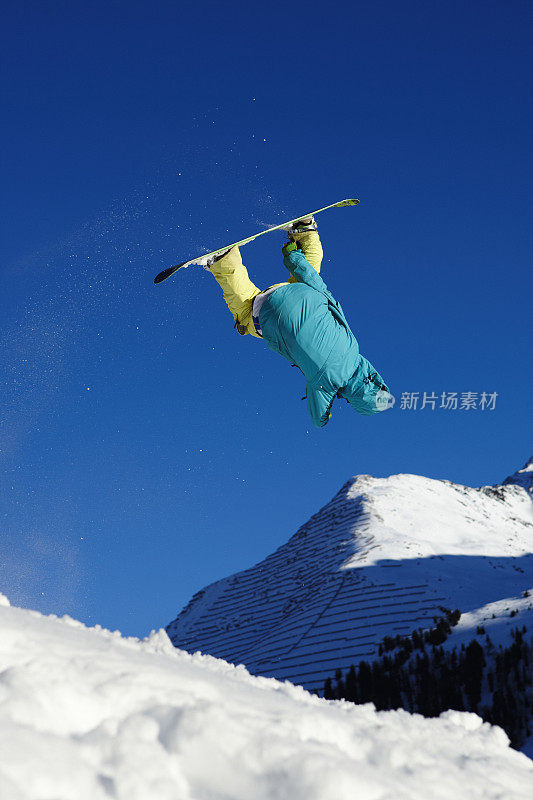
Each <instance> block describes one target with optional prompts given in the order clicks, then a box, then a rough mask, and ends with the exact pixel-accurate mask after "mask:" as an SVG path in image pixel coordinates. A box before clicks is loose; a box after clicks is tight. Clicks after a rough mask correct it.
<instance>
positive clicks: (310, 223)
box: [286, 217, 318, 239]
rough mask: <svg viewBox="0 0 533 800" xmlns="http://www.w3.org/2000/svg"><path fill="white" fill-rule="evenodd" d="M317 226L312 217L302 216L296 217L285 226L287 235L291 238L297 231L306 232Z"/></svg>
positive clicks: (315, 228) (314, 229)
mask: <svg viewBox="0 0 533 800" xmlns="http://www.w3.org/2000/svg"><path fill="white" fill-rule="evenodd" d="M317 228H318V226H317V224H316V222H315V218H314V217H304V218H303V219H298V220H296V222H293V223H292V225H289V227H288V228H286V232H287V236H288V237H289V239H292V238H293V236H294V235H296V236H297V235H298V234H299V233H308V231H316V230H317Z"/></svg>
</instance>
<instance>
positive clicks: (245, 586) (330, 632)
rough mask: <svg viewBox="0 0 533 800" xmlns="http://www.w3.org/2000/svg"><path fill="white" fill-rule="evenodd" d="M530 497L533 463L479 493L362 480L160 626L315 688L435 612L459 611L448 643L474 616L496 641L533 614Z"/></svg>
mask: <svg viewBox="0 0 533 800" xmlns="http://www.w3.org/2000/svg"><path fill="white" fill-rule="evenodd" d="M532 492H533V459H531V460H530V461H529V462H528V463H527V464H526V465H525V466H524V467H523V468H522V469H521V470H518V471H517V472H515V473H514V475H511V476H510V477H509V478H507V479H506V480H505V481H504V482H503V483H502V484H501V485H497V486H489V487H482V488H479V489H475V488H470V487H467V486H461V485H458V484H454V483H451V482H450V481H445V480H432V479H429V478H424V477H420V476H417V475H392V476H390V477H389V478H373V477H371V476H369V475H359V476H358V477H356V478H353V479H351V480H349V481H348V482H347V483H346V484H345V485H344V486H343V487H342V488H341V490H340V491H339V492H338V493H337V494H336V495H335V497H334V498H333V499H332V500H331V501H330V502H329V503H328V504H327V505H326V506H324V508H322V509H321V510H320V511H319V512H318V513H316V514H314V515H313V516H312V517H311V519H310V520H309V521H308V522H307V523H305V525H303V526H302V527H301V528H300V529H299V530H298V531H297V532H296V533H295V534H294V535H293V536H292V537H291V538H290V539H289V541H288V542H287V543H286V544H284V545H283V546H281V547H280V548H278V550H276V551H275V552H274V553H272V555H270V556H268V557H267V558H266V559H265V560H264V561H262V562H260V563H259V564H257V565H255V566H254V567H251V568H250V569H247V570H244V571H243V572H239V573H237V574H235V575H232V576H230V577H228V578H224V579H223V580H220V581H217V582H216V583H213V584H211V585H210V586H208V587H207V588H205V589H203V590H202V591H200V592H198V593H197V594H196V595H195V596H194V597H193V598H192V600H191V601H190V603H189V604H188V606H187V607H186V608H185V609H184V610H183V611H182V612H181V613H180V614H179V616H178V617H177V619H176V620H174V621H173V622H171V623H170V624H169V625H168V627H167V632H168V634H169V636H170V638H171V640H172V642H173V643H174V644H175V645H176V647H179V648H181V649H184V650H187V651H189V652H191V653H192V652H195V651H198V650H199V651H202V652H203V653H209V654H211V655H213V656H217V657H219V658H223V659H225V660H227V661H230V662H232V663H235V664H239V663H242V664H244V665H246V667H247V669H248V670H249V671H250V672H251V673H252V674H256V675H259V674H260V675H265V676H272V677H275V678H278V679H281V680H282V679H288V680H290V681H291V682H292V683H295V684H301V685H302V686H304V687H305V688H307V689H310V690H314V691H318V692H321V691H322V688H323V685H324V680H325V679H326V678H327V677H331V676H333V674H334V672H335V670H336V669H337V668H341V669H347V668H348V667H349V666H350V665H351V664H357V663H359V662H360V661H361V660H363V659H364V660H366V661H371V660H373V659H374V658H376V657H377V655H378V645H379V643H380V641H381V640H382V639H383V638H384V637H385V636H396V635H398V634H402V635H405V634H409V633H410V632H412V631H413V630H415V629H416V628H420V627H422V628H424V627H429V626H431V625H432V622H433V619H434V618H435V617H440V616H441V615H442V608H449V609H455V608H458V609H459V610H460V611H461V612H462V614H463V616H462V619H461V622H460V624H459V625H458V626H457V628H456V629H455V630H454V637H456V639H457V640H458V641H460V640H461V638H463V640H467V639H468V638H469V637H470V638H471V636H472V635H473V634H474V633H475V630H476V627H477V626H478V625H480V624H483V625H484V626H485V628H487V630H488V631H490V635H491V638H492V640H493V641H495V642H498V641H503V640H505V639H506V638H507V637H508V635H509V634H510V630H511V628H513V627H516V626H517V625H521V624H522V623H523V621H524V620H525V619H526V617H528V616H529V615H531V614H532V613H533V612H532V609H531V606H532V598H530V597H527V591H526V590H531V589H532V587H533V555H532V550H533V503H532V497H531V493H532ZM525 593H526V596H524V594H525ZM532 594H533V592H532ZM511 613H512V614H513V616H512V617H511V616H510V614H511ZM531 627H533V625H532V626H531ZM531 627H530V630H531Z"/></svg>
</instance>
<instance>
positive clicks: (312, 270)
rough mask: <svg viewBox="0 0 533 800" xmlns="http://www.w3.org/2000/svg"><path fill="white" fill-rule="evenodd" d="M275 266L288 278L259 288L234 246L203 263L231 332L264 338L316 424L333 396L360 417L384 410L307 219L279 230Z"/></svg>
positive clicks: (381, 387)
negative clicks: (279, 255)
mask: <svg viewBox="0 0 533 800" xmlns="http://www.w3.org/2000/svg"><path fill="white" fill-rule="evenodd" d="M287 235H288V239H289V241H288V242H286V243H285V244H284V246H283V249H282V252H283V263H284V264H285V266H286V267H287V269H288V270H289V272H290V273H291V274H290V277H289V280H288V281H287V282H285V283H277V284H275V285H274V286H271V287H270V288H268V289H266V290H264V291H261V290H260V289H258V288H257V286H255V284H253V283H252V281H251V280H250V278H249V277H248V272H247V270H246V267H245V266H244V264H243V263H242V259H241V254H240V251H239V248H238V247H237V246H235V247H233V248H231V249H230V250H228V251H227V252H226V253H223V254H222V255H219V256H217V257H216V258H213V259H211V260H210V261H208V262H207V266H206V269H208V270H209V271H210V272H212V274H213V275H214V277H215V278H216V279H217V281H218V283H219V284H220V287H221V288H222V292H223V295H224V300H225V301H226V303H227V305H228V308H229V310H230V311H231V313H232V314H233V317H234V320H235V327H236V329H237V331H238V332H239V333H240V334H242V335H245V334H247V333H249V334H251V335H252V336H255V337H258V338H260V339H264V340H265V342H266V343H267V345H268V347H269V348H270V349H271V350H274V352H276V353H279V354H280V355H282V356H284V357H285V358H286V359H287V360H288V361H289V362H290V363H291V364H292V365H293V366H297V367H299V368H300V370H301V371H302V372H303V374H304V376H305V378H306V381H307V394H306V397H307V408H308V411H309V414H310V415H311V419H312V420H313V423H314V424H315V425H316V427H318V428H321V427H323V426H324V425H326V423H327V422H328V420H329V419H330V417H331V406H332V405H333V401H334V400H335V398H336V397H342V398H344V399H345V400H346V401H347V402H348V403H350V404H351V405H352V406H353V408H354V409H355V410H356V411H358V412H359V413H360V414H374V413H376V412H377V411H383V410H385V409H386V408H388V407H390V405H391V400H392V395H390V393H389V389H388V387H387V386H386V384H385V382H384V381H383V378H382V377H381V375H380V374H379V373H378V372H376V370H375V369H374V367H373V366H372V364H370V362H369V361H368V360H367V359H366V358H365V357H364V356H362V355H361V354H360V353H359V345H358V343H357V339H356V338H355V336H354V335H353V333H352V331H351V330H350V326H349V325H348V322H347V321H346V317H345V316H344V313H343V311H342V309H341V307H340V305H339V303H338V302H337V301H336V300H335V299H334V297H333V296H332V294H331V293H330V292H329V291H328V288H327V286H326V284H325V283H324V281H323V280H322V278H321V277H320V274H319V273H320V266H321V263H322V255H323V253H322V245H321V243H320V238H319V235H318V231H317V226H316V222H315V220H314V218H313V217H307V218H306V219H301V220H299V221H298V222H296V223H294V224H293V225H292V226H291V227H289V228H288V229H287Z"/></svg>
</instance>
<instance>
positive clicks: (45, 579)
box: [0, 0, 533, 635]
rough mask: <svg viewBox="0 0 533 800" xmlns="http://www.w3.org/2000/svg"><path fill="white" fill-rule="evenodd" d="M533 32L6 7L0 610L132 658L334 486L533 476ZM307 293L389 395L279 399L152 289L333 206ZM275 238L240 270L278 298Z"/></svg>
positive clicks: (236, 343)
mask: <svg viewBox="0 0 533 800" xmlns="http://www.w3.org/2000/svg"><path fill="white" fill-rule="evenodd" d="M532 17H533V6H532V4H531V3H530V2H490V1H489V2H486V1H484V2H469V3H464V2H431V0H429V2H428V0H424V1H423V2H422V1H421V2H409V0H407V1H406V2H403V3H399V2H395V1H394V0H390V1H389V2H353V0H351V1H350V2H344V3H336V4H331V3H329V4H327V3H306V4H305V5H304V6H293V7H291V6H289V5H287V4H285V3H274V4H272V3H271V4H269V5H268V7H267V6H265V5H258V4H250V3H244V2H238V3H233V4H222V3H221V4H213V3H203V2H197V3H194V4H192V3H191V4H184V3H176V2H157V3H151V4H149V3H145V2H142V3H141V2H135V1H134V2H127V3H126V2H124V1H123V0H117V1H116V2H113V3H109V2H106V3H104V2H101V0H96V2H91V3H88V2H75V1H74V2H53V0H52V2H49V3H39V2H32V3H29V2H24V0H23V1H22V2H17V3H8V4H7V5H6V6H4V12H3V18H2V34H1V37H2V41H1V45H2V46H1V48H0V59H1V62H2V64H1V66H2V70H1V75H2V78H1V89H2V108H3V112H4V123H3V127H2V130H1V132H0V136H1V138H2V146H1V158H2V189H3V194H4V201H3V209H4V210H3V214H2V215H1V218H0V225H1V226H2V234H3V235H2V260H1V272H0V325H1V330H0V337H1V344H2V356H1V359H2V360H1V362H0V381H1V384H0V385H1V387H2V406H1V417H0V469H1V483H0V520H1V529H0V533H1V547H0V591H3V592H4V593H6V594H7V595H8V596H9V597H10V599H11V600H12V602H15V603H18V604H22V605H27V606H31V607H33V608H37V609H39V610H43V611H46V612H54V613H57V614H63V613H68V614H71V615H73V616H76V617H78V618H80V619H82V620H83V621H84V622H87V623H91V624H94V623H96V622H99V623H101V624H102V625H105V626H106V627H112V628H115V627H118V628H120V629H121V630H122V631H124V632H125V633H128V634H135V635H142V634H145V633H146V632H148V631H149V630H150V628H152V627H159V626H162V625H164V624H166V623H167V622H169V621H170V619H172V618H173V617H174V616H175V614H176V613H177V612H178V611H179V610H180V609H181V608H182V606H183V605H184V604H185V603H186V602H187V601H188V600H189V598H190V596H191V595H192V593H193V592H195V591H197V590H198V589H199V588H201V587H202V586H204V585H205V584H207V583H209V582H211V581H213V580H216V579H217V578H220V577H223V576H225V575H227V574H229V573H231V572H234V571H237V570H239V569H243V568H246V567H248V566H250V565H251V564H253V563H255V562H256V561H258V560H259V559H261V558H263V557H264V556H265V555H267V554H268V553H269V552H271V551H272V550H273V549H274V548H275V547H277V546H278V545H280V544H282V543H283V542H285V541H286V540H287V538H288V537H289V536H290V535H291V534H292V533H294V531H295V530H296V528H297V527H298V526H299V525H300V524H302V523H303V522H304V521H305V520H306V519H307V518H308V517H309V516H310V515H311V514H312V513H314V512H315V511H316V510H317V509H318V508H319V507H320V506H322V505H323V504H325V503H326V502H327V501H329V499H330V498H331V497H332V495H333V494H334V493H335V492H336V491H337V490H338V489H339V488H340V486H341V485H342V483H344V481H346V480H347V479H348V478H349V477H350V476H351V475H355V474H359V473H370V474H373V475H377V476H385V475H389V474H391V473H397V472H414V473H419V474H423V475H427V476H430V477H434V478H447V479H450V480H453V481H457V482H462V483H466V484H470V485H478V486H479V485H482V484H486V483H493V482H497V481H499V480H501V479H503V478H504V477H505V475H506V474H508V473H509V472H511V471H513V470H514V469H516V468H517V467H519V466H521V465H522V463H523V462H524V461H525V460H526V458H528V457H529V456H530V455H531V451H532V449H533V448H532V436H531V433H532V430H531V392H532V389H533V386H532V382H531V363H530V362H531V333H532V331H531V289H532V281H531V251H532V242H531V238H532V237H531V177H532V174H531V173H532V170H531V136H532V125H531V122H532V108H531V88H532V87H531V75H532V67H533V64H532V58H531V35H532V24H531V23H532ZM348 196H355V197H359V198H360V200H361V203H360V205H359V206H358V207H357V208H355V209H353V208H350V209H340V210H338V211H337V210H336V211H331V212H326V213H325V214H323V215H321V216H320V218H319V222H320V231H321V235H322V240H323V244H324V247H325V251H326V257H325V261H324V266H323V275H324V278H325V280H326V281H327V283H328V286H329V288H330V289H331V291H332V292H333V293H334V294H335V295H336V296H337V297H338V299H339V300H340V301H341V303H342V305H343V307H344V310H345V312H346V314H347V316H348V318H349V319H350V321H351V323H352V327H353V329H354V331H355V332H356V334H357V336H358V338H359V341H360V347H361V351H362V352H363V353H364V354H365V355H366V356H367V357H368V358H370V360H371V361H372V362H373V363H374V364H375V366H376V367H377V368H378V369H379V370H380V372H382V374H383V376H384V377H385V379H386V380H387V382H388V383H389V384H390V386H391V388H392V390H393V392H394V393H395V394H396V396H398V397H400V395H401V393H402V392H414V391H419V392H423V391H428V392H429V391H434V392H436V393H440V392H442V391H446V392H451V391H457V392H466V391H473V392H482V391H486V392H494V391H496V392H498V393H499V396H498V399H497V403H496V408H495V410H494V411H484V412H482V411H480V410H471V411H459V410H458V411H444V410H439V409H436V410H435V411H431V410H428V409H425V410H423V411H422V410H417V411H407V410H401V409H400V408H399V407H398V406H397V407H396V408H394V409H393V410H392V411H390V412H387V413H386V414H383V415H378V416H376V417H373V418H364V417H360V416H358V415H357V414H355V413H354V412H353V411H351V409H350V408H349V407H348V406H347V405H346V404H344V403H343V404H342V405H341V404H340V403H338V404H337V405H336V406H335V407H334V417H333V420H332V421H331V423H330V424H329V425H328V426H327V428H325V429H323V430H315V429H313V428H312V426H311V425H310V422H309V420H308V418H307V414H306V409H305V403H304V402H302V401H301V400H300V397H301V396H302V395H303V393H304V386H303V382H302V376H301V375H300V373H299V372H298V371H297V370H294V369H291V368H290V367H289V365H288V364H287V363H286V362H285V361H284V360H283V359H281V358H280V357H279V356H275V355H274V354H273V353H271V352H270V351H268V350H267V348H266V347H265V346H264V345H263V343H261V342H260V341H258V340H255V339H252V338H251V337H239V336H238V335H237V334H236V333H235V332H234V330H233V328H232V319H231V316H230V315H229V312H228V311H227V309H226V308H225V306H224V305H223V303H222V301H221V298H220V296H219V290H218V287H217V285H216V283H215V281H214V280H213V278H212V277H211V276H210V275H208V274H207V273H206V272H205V271H203V270H201V269H199V268H191V269H189V270H186V271H183V272H181V273H180V274H179V275H177V276H175V277H174V278H173V279H171V280H169V281H168V282H166V283H164V284H162V285H160V286H154V285H153V284H152V280H153V277H154V275H155V274H156V273H157V272H159V271H160V270H161V269H163V268H164V267H166V266H168V265H170V264H172V263H175V262H177V261H181V260H184V259H186V258H188V257H192V256H194V255H196V254H197V253H198V252H205V251H206V250H208V249H213V248H214V247H218V246H221V245H223V244H224V243H226V242H231V241H233V240H235V239H237V238H241V237H242V236H244V235H246V234H248V233H250V232H254V231H255V230H257V229H261V228H262V226H263V225H264V224H276V223H279V222H282V221H283V220H284V219H286V218H290V217H293V216H295V215H298V214H303V213H305V212H306V211H309V210H312V209H314V208H317V207H320V206H322V205H325V204H327V203H331V202H334V201H335V200H338V199H341V198H343V197H348ZM281 243H282V237H281V235H280V234H276V233H273V234H271V235H270V236H265V237H262V239H261V240H260V241H259V242H257V243H255V244H251V245H249V246H247V247H246V249H244V250H243V254H244V257H245V261H246V263H247V265H248V267H249V269H250V272H251V275H252V277H253V278H254V279H255V280H256V283H258V284H259V285H260V286H267V285H269V284H271V283H273V282H276V281H280V280H284V279H285V277H286V271H285V269H284V267H283V265H282V262H281V257H280V247H281Z"/></svg>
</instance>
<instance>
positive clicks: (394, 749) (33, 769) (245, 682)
mask: <svg viewBox="0 0 533 800" xmlns="http://www.w3.org/2000/svg"><path fill="white" fill-rule="evenodd" d="M532 796H533V763H532V762H531V761H530V760H529V759H528V758H527V757H526V756H524V755H523V754H521V753H518V752H515V751H514V750H512V749H510V748H509V746H508V742H507V737H506V735H505V734H504V733H503V731H501V730H500V729H499V728H493V727H491V726H489V725H488V724H486V723H482V721H481V720H480V719H479V718H478V717H477V716H476V715H474V714H461V713H458V712H447V713H446V714H444V715H443V716H442V717H440V718H439V719H424V718H422V717H419V716H412V715H410V714H408V713H407V712H405V711H387V712H380V713H377V712H376V711H375V710H374V708H373V706H372V705H365V706H354V705H352V704H350V703H344V702H333V701H325V700H322V699H319V698H317V697H314V696H312V695H310V694H308V693H306V692H305V691H304V690H303V689H301V688H298V687H295V686H292V685H291V684H289V683H280V682H278V681H276V680H274V679H272V678H257V677H252V676H250V675H249V674H248V673H247V672H246V670H245V669H244V668H243V667H234V666H232V665H230V664H227V663H226V662H224V661H221V660H217V659H214V658H212V657H211V656H203V655H200V654H195V655H190V654H188V653H185V652H184V651H180V650H177V649H176V648H174V647H173V646H172V644H171V643H170V641H169V639H168V638H167V635H166V633H164V631H159V632H158V633H152V634H151V635H150V636H149V637H148V638H147V639H145V640H143V641H139V640H137V639H131V638H129V639H125V638H122V637H121V636H120V634H119V633H118V632H115V633H111V632H109V631H106V630H103V629H100V628H86V627H85V626H84V625H82V624H81V623H79V622H76V621H75V620H72V619H70V618H67V617H65V618H63V619H58V618H56V617H44V616H42V615H41V614H39V613H37V612H33V611H26V610H22V609H18V608H11V607H10V606H9V604H8V602H7V600H6V599H5V598H4V597H3V596H2V595H0V798H1V800H71V799H72V800H109V798H121V799H123V800H126V798H127V800H151V799H152V798H154V800H193V798H194V800H241V798H242V800H353V798H355V797H356V798H359V800H385V799H387V800H393V799H394V800H396V799H397V798H400V799H401V798H409V800H417V799H418V798H420V800H427V798H432V800H439V798H450V799H451V798H453V800H459V799H460V798H465V799H466V798H469V800H475V799H476V798H480V800H481V798H483V800H491V798H494V800H495V799H496V798H498V800H503V799H504V798H505V799H506V800H507V798H509V799H510V798H513V799H514V798H524V800H525V799H526V798H530V797H532Z"/></svg>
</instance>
